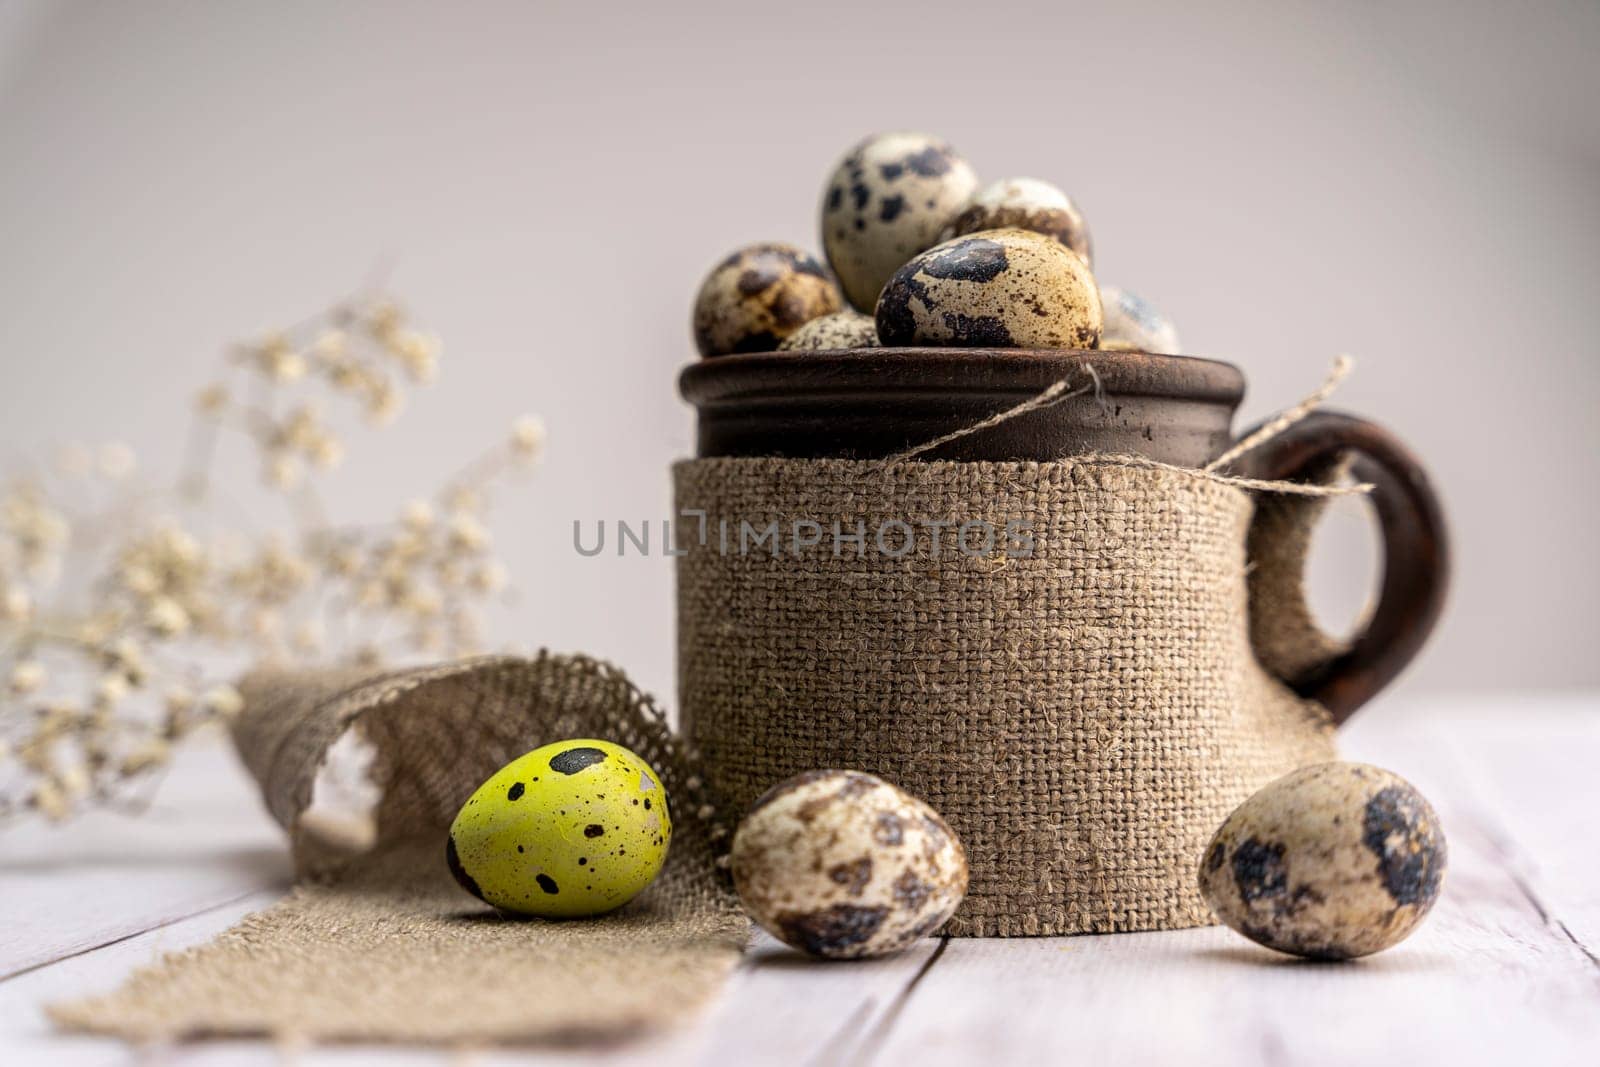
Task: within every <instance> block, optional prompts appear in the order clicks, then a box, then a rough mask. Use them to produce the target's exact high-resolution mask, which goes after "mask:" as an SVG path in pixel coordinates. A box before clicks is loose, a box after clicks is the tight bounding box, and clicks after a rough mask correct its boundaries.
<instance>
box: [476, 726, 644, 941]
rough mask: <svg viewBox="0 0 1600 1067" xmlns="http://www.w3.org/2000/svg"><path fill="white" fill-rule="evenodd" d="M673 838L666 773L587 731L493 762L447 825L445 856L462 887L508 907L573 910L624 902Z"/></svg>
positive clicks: (547, 914)
mask: <svg viewBox="0 0 1600 1067" xmlns="http://www.w3.org/2000/svg"><path fill="white" fill-rule="evenodd" d="M671 843H672V815H671V813H670V812H669V811H668V809H667V795H666V790H665V789H663V788H662V785H661V778H660V776H659V775H657V774H656V772H655V771H654V770H652V769H651V768H650V765H649V764H647V763H645V761H644V760H642V759H640V758H639V757H638V756H637V755H635V754H634V753H632V752H630V751H628V750H627V749H625V748H623V747H622V746H621V745H616V744H612V743H611V742H610V741H599V740H592V739H582V740H575V741H559V742H557V743H555V744H552V745H545V746H544V747H543V748H536V749H534V750H533V751H532V752H529V753H528V754H527V755H524V756H520V757H518V758H517V759H514V760H512V761H511V762H510V763H508V764H506V765H505V766H504V767H502V768H501V769H500V770H498V771H496V772H495V773H494V775H493V776H492V777H491V778H490V779H489V780H488V781H486V782H484V783H483V785H481V786H479V787H478V789H477V791H476V792H474V793H473V794H472V796H471V797H469V798H468V799H467V802H466V804H464V805H463V806H462V808H461V811H460V813H459V814H458V815H456V818H455V822H453V823H452V824H451V825H450V839H449V842H448V844H447V845H446V847H445V859H446V861H447V862H448V864H449V866H450V872H451V873H452V874H453V875H455V879H456V881H457V882H459V883H460V884H461V886H462V888H463V889H465V890H466V891H467V892H469V893H471V894H472V895H473V896H475V897H477V898H478V899H480V900H482V901H485V902H486V903H489V904H492V905H494V906H495V907H496V908H499V909H501V910H502V911H508V912H515V913H517V914H521V915H536V916H539V917H541V918H548V919H555V918H572V917H576V916H584V915H600V914H602V913H604V912H608V911H612V910H613V909H616V908H620V907H621V906H622V905H624V904H626V903H627V902H628V901H629V900H630V899H632V898H633V897H634V896H635V895H636V894H637V893H639V892H640V891H641V890H642V889H644V888H645V887H646V886H647V885H649V884H650V883H651V881H653V880H654V879H655V876H656V875H657V874H658V873H659V872H660V870H661V865H662V864H663V863H664V862H665V861H666V858H667V849H668V847H669V846H670V845H671Z"/></svg>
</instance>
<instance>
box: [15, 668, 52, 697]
mask: <svg viewBox="0 0 1600 1067" xmlns="http://www.w3.org/2000/svg"><path fill="white" fill-rule="evenodd" d="M47 677H48V675H47V674H46V673H45V669H44V664H42V663H40V662H39V661H38V660H32V659H25V660H21V661H19V662H18V663H17V665H16V666H14V667H12V668H11V691H12V692H13V693H15V694H17V695H18V696H25V695H27V694H28V693H33V692H37V691H38V689H39V687H40V686H42V685H44V683H45V680H46V678H47Z"/></svg>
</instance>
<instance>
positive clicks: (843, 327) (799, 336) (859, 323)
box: [778, 308, 878, 352]
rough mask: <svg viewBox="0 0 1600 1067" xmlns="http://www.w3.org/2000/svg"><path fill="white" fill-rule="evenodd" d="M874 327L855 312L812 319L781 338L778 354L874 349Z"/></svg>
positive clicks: (876, 338)
mask: <svg viewBox="0 0 1600 1067" xmlns="http://www.w3.org/2000/svg"><path fill="white" fill-rule="evenodd" d="M877 347H878V325H877V323H876V322H874V321H873V319H872V316H871V315H863V314H862V313H861V312H859V311H857V310H856V309H855V308H845V309H844V310H843V311H835V312H834V313H833V314H832V315H824V316H822V317H821V318H820V319H812V320H811V321H810V322H808V323H806V324H805V325H804V326H802V327H800V328H799V329H798V330H796V331H795V332H794V333H792V334H790V335H789V336H788V337H786V338H784V341H783V344H781V345H779V346H778V351H780V352H820V351H823V350H826V349H835V348H877Z"/></svg>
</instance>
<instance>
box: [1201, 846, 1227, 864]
mask: <svg viewBox="0 0 1600 1067" xmlns="http://www.w3.org/2000/svg"><path fill="white" fill-rule="evenodd" d="M1227 855H1228V849H1227V846H1225V845H1224V844H1223V843H1222V842H1221V841H1218V842H1217V843H1216V844H1214V845H1212V846H1211V851H1210V852H1208V853H1206V870H1208V871H1215V870H1216V869H1217V868H1219V867H1221V866H1222V861H1223V860H1224V859H1226V858H1227Z"/></svg>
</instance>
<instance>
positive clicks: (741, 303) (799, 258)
mask: <svg viewBox="0 0 1600 1067" xmlns="http://www.w3.org/2000/svg"><path fill="white" fill-rule="evenodd" d="M843 306H844V300H843V297H842V296H841V295H840V293H839V284H838V282H836V281H835V280H834V277H833V274H832V273H831V272H830V271H829V270H828V268H827V267H825V266H823V265H822V263H821V262H820V261H819V260H818V259H817V258H816V257H815V256H813V255H811V254H810V253H809V252H806V251H804V250H802V249H799V248H796V247H794V246H793V245H787V244H782V243H780V242H776V241H768V242H765V243H762V244H753V245H749V246H748V247H745V248H741V249H739V250H738V251H737V252H734V253H733V254H732V255H730V256H728V257H727V258H726V259H724V260H723V261H722V262H721V263H718V264H717V265H716V266H715V267H714V268H712V271H711V273H710V274H708V275H706V279H705V281H704V282H703V283H701V285H700V292H699V294H698V295H697V296H696V297H695V302H694V342H695V347H697V348H698V349H699V350H700V354H701V355H702V356H725V355H729V354H732V353H735V352H771V351H772V350H773V349H775V348H777V347H778V344H779V343H780V342H781V341H783V339H784V338H786V337H788V336H789V335H790V334H792V333H794V332H795V331H796V330H798V329H800V327H802V326H804V325H805V324H806V323H808V322H810V321H811V320H812V319H815V318H818V317H819V316H822V315H829V314H832V313H833V312H835V311H838V310H839V309H840V308H841V307H843Z"/></svg>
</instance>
